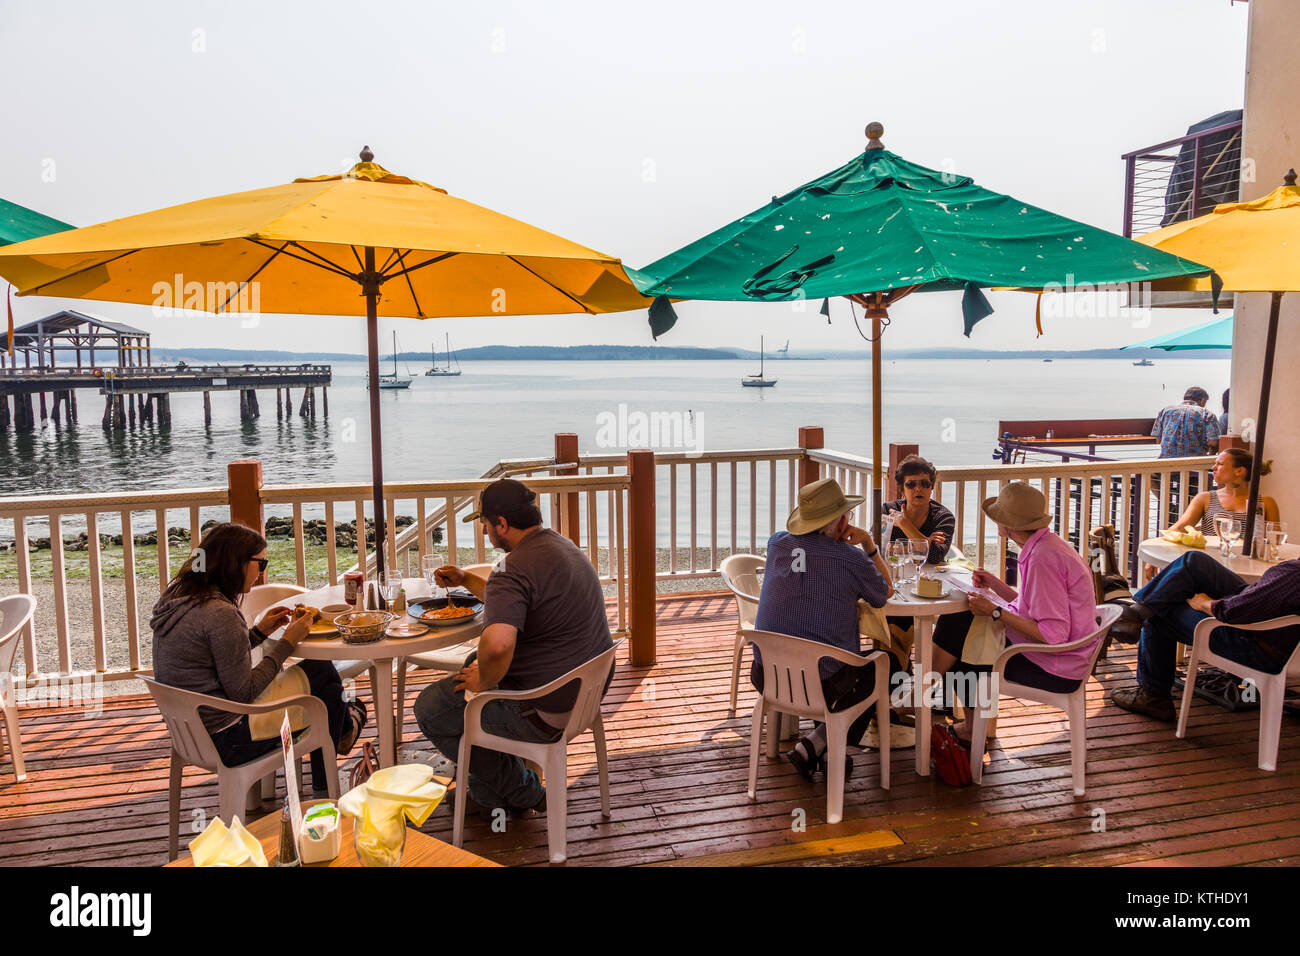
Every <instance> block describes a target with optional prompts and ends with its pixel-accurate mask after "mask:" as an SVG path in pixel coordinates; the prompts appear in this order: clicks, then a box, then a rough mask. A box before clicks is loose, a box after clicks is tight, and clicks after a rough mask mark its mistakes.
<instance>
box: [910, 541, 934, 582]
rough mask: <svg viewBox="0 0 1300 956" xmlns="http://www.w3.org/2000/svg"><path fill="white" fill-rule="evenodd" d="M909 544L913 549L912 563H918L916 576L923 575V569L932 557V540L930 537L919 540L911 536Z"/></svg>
mask: <svg viewBox="0 0 1300 956" xmlns="http://www.w3.org/2000/svg"><path fill="white" fill-rule="evenodd" d="M907 543H908V546H909V547H910V548H911V549H912V563H913V564H915V565H916V577H917V579H918V580H919V579H920V577H921V569H922V568H923V567H925V562H926V561H927V560H929V558H930V541H929V539H928V538H922V539H921V540H919V541H918V540H917V539H915V538H910V539H909V540H908V542H907Z"/></svg>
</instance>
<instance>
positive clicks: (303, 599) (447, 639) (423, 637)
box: [293, 578, 483, 767]
mask: <svg viewBox="0 0 1300 956" xmlns="http://www.w3.org/2000/svg"><path fill="white" fill-rule="evenodd" d="M402 584H403V586H404V587H405V588H406V593H407V596H408V600H411V601H419V600H421V599H422V598H427V597H429V595H430V591H429V582H428V581H426V580H425V579H424V578H404V579H403V581H402ZM293 603H295V604H308V605H311V606H312V607H324V606H325V605H327V604H342V603H344V601H343V585H341V584H336V585H334V586H333V587H326V588H319V589H318V590H315V591H308V592H307V593H305V594H299V595H296V596H295V597H294V599H293ZM482 631H483V624H482V623H481V622H479V621H474V620H471V621H470V623H468V624H462V625H460V626H458V627H431V628H429V630H428V631H427V632H425V633H424V634H420V635H417V636H416V637H384V638H383V639H381V640H378V641H375V642H374V643H373V644H349V643H347V642H346V641H344V640H343V638H341V637H338V636H333V637H309V638H307V639H306V640H305V641H302V642H301V643H300V644H299V645H298V646H297V647H296V648H294V652H293V653H294V656H295V657H301V658H303V659H304V660H311V661H346V660H359V659H360V660H368V661H370V690H371V694H372V696H373V697H374V704H375V724H376V727H377V728H378V730H379V764H380V766H381V767H391V766H393V765H394V764H395V763H397V744H398V740H397V738H398V736H399V734H400V730H399V728H397V727H395V725H394V722H393V713H394V707H393V661H394V660H398V659H400V658H403V657H410V656H411V655H412V654H423V653H425V652H427V651H436V650H441V649H442V648H444V647H454V646H455V645H457V644H463V643H464V642H465V641H468V640H472V639H473V638H475V637H478V636H479V634H480V633H482ZM403 666H404V665H403Z"/></svg>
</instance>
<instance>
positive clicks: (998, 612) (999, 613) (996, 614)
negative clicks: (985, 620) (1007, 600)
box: [989, 607, 1002, 621]
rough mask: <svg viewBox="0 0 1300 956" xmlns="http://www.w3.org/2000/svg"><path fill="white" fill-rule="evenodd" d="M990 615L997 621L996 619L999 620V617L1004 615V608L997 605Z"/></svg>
mask: <svg viewBox="0 0 1300 956" xmlns="http://www.w3.org/2000/svg"><path fill="white" fill-rule="evenodd" d="M989 617H991V618H993V620H995V621H996V620H999V619H1000V618H1001V617H1002V608H1000V607H995V608H994V609H993V613H992V614H990V615H989Z"/></svg>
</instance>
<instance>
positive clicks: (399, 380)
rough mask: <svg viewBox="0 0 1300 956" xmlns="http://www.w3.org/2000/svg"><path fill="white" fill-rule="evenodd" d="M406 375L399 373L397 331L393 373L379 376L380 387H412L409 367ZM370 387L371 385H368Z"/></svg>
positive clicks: (394, 337)
mask: <svg viewBox="0 0 1300 956" xmlns="http://www.w3.org/2000/svg"><path fill="white" fill-rule="evenodd" d="M406 371H407V374H406V375H398V374H397V333H396V332H393V373H392V374H391V375H386V374H385V375H380V376H379V387H380V388H381V389H383V388H410V387H411V376H410V371H411V370H410V369H409V368H408V369H407V370H406ZM367 387H369V386H367Z"/></svg>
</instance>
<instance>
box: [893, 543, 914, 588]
mask: <svg viewBox="0 0 1300 956" xmlns="http://www.w3.org/2000/svg"><path fill="white" fill-rule="evenodd" d="M911 559H912V549H911V548H910V547H909V546H908V544H907V542H906V541H891V542H889V558H888V560H889V569H890V571H892V572H893V578H894V580H893V582H892V583H893V584H894V586H895V587H898V586H899V585H900V584H902V583H903V580H904V570H903V568H904V565H906V564H907V563H908V562H910V561H911Z"/></svg>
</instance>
